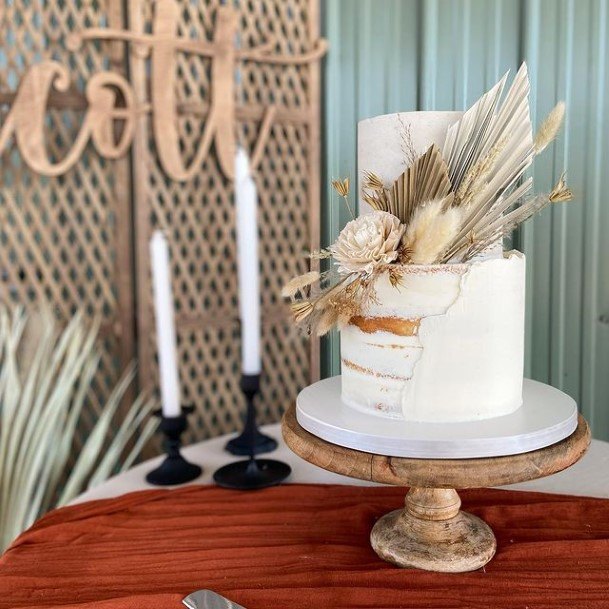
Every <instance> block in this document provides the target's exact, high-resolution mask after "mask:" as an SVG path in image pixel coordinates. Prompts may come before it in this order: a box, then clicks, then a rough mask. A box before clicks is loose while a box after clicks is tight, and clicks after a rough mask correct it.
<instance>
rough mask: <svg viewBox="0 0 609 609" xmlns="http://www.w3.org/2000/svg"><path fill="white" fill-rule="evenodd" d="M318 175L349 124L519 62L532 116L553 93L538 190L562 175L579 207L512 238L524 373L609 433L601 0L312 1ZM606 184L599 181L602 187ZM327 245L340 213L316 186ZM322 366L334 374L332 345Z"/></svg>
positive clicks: (470, 87) (447, 103) (608, 145)
mask: <svg viewBox="0 0 609 609" xmlns="http://www.w3.org/2000/svg"><path fill="white" fill-rule="evenodd" d="M322 5H323V9H324V11H323V15H324V28H325V36H326V37H327V38H328V40H329V42H330V52H329V54H328V58H327V62H326V71H325V95H324V100H325V113H324V123H325V124H324V146H325V177H326V178H327V179H326V183H328V182H329V178H331V177H338V176H345V175H350V176H351V177H352V178H355V175H356V174H355V171H356V142H355V133H356V123H357V121H358V120H360V119H362V118H365V117H369V116H374V115H377V114H384V113H387V112H397V111H406V110H432V109H436V110H450V109H463V108H465V107H467V106H468V105H470V104H471V103H473V102H474V101H475V100H476V99H477V98H478V97H479V96H480V95H481V94H482V93H483V92H484V91H485V90H487V89H488V88H489V87H490V86H491V85H492V84H494V83H495V82H496V81H497V80H498V78H499V77H500V75H501V74H503V73H504V72H505V71H506V70H508V69H510V70H512V73H514V71H515V70H516V69H517V67H518V65H519V64H520V62H521V61H522V60H526V61H527V63H528V65H529V69H530V73H531V79H532V84H533V91H532V104H533V116H534V119H535V120H536V121H539V120H540V119H541V118H542V117H543V116H545V114H546V113H547V112H548V110H549V109H550V108H551V107H552V106H553V105H554V104H555V103H556V101H558V100H560V99H564V100H565V101H566V103H567V120H566V125H565V129H564V130H563V132H562V134H561V136H560V137H559V139H558V141H557V143H556V145H555V146H554V148H553V149H552V151H550V152H547V153H545V154H544V155H543V156H541V157H539V158H538V159H537V162H536V165H535V170H534V178H535V186H536V189H537V190H540V191H541V190H547V189H548V188H549V187H550V186H551V185H552V184H553V183H554V182H555V181H556V179H557V178H558V176H559V173H560V171H561V169H562V168H563V167H567V168H568V178H569V183H570V185H571V187H572V188H573V190H574V192H575V194H576V200H575V201H574V202H572V203H569V204H566V205H555V206H552V207H551V208H550V209H547V210H546V211H544V212H543V213H542V214H541V215H540V216H539V217H538V218H536V219H535V220H534V221H532V222H530V223H529V224H527V226H526V227H525V228H524V229H523V230H522V231H521V232H520V233H519V234H518V235H516V236H515V244H516V246H517V247H519V249H522V250H523V251H524V252H525V253H526V254H527V257H528V277H527V357H526V374H527V376H531V377H532V378H535V379H538V380H541V381H544V382H548V383H551V384H552V385H554V386H555V387H558V388H560V389H562V390H564V391H566V392H567V393H569V394H570V395H572V396H573V397H574V398H575V399H576V400H577V401H578V403H579V404H580V405H581V409H582V412H583V413H584V415H585V416H586V417H587V418H588V420H589V421H590V422H591V424H592V427H593V432H594V435H595V436H596V437H599V438H603V439H609V238H607V237H606V235H609V197H608V196H605V195H604V192H603V186H604V183H605V181H604V180H603V178H604V177H605V178H607V177H609V72H608V70H609V66H608V63H609V57H608V55H609V48H608V42H607V35H608V33H609V32H608V29H609V0H522V1H517V0H322ZM607 183H608V186H606V187H605V189H606V190H609V181H608V182H607ZM323 218H324V227H323V229H324V232H323V236H324V240H325V242H326V243H329V242H331V241H332V240H333V239H334V238H335V237H336V235H337V234H338V231H339V230H340V228H341V227H342V226H343V224H344V223H345V222H346V221H347V212H346V210H345V209H342V208H341V207H340V204H339V203H338V202H337V201H336V200H335V199H334V198H333V197H332V196H331V192H330V189H329V188H327V189H326V191H325V200H324V216H323ZM323 352H324V358H323V364H324V372H325V374H327V375H330V374H337V373H338V372H339V359H338V337H337V336H331V337H330V338H329V339H328V340H326V341H325V345H324V350H323Z"/></svg>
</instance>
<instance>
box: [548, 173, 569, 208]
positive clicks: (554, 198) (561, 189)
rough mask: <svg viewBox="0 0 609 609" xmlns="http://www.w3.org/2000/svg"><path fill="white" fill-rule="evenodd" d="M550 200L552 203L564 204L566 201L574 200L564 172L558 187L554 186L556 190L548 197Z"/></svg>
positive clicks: (559, 179)
mask: <svg viewBox="0 0 609 609" xmlns="http://www.w3.org/2000/svg"><path fill="white" fill-rule="evenodd" d="M548 200H549V201H550V203H562V202H564V201H572V200H573V192H572V191H571V189H570V188H569V187H568V186H567V182H566V179H565V173H564V172H563V173H562V175H561V176H560V178H558V182H556V186H554V188H553V189H552V191H551V192H550V194H549V195H548Z"/></svg>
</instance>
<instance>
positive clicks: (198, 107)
mask: <svg viewBox="0 0 609 609" xmlns="http://www.w3.org/2000/svg"><path fill="white" fill-rule="evenodd" d="M228 4H230V5H231V6H234V7H235V9H236V10H237V11H238V13H239V28H238V29H239V31H238V36H237V38H238V40H237V45H238V47H239V48H241V49H247V48H251V47H254V46H257V45H263V44H265V43H268V42H269V41H273V43H274V44H273V47H274V48H273V50H272V52H271V54H270V55H271V56H272V55H273V54H282V55H288V56H292V55H298V54H300V53H306V52H307V51H310V50H311V48H312V47H313V46H314V44H315V43H316V41H317V38H318V26H319V24H318V16H317V12H316V11H317V7H316V4H317V3H316V2H312V1H311V0H297V1H287V2H286V1H285V0H264V1H250V2H244V1H241V2H235V3H234V4H232V3H231V2H228ZM222 5H223V3H222V2H220V1H217V0H215V1H214V0H209V1H200V2H196V3H193V2H189V1H187V0H181V1H180V2H179V7H180V10H179V15H180V18H179V19H180V22H179V26H178V29H179V32H180V34H181V35H182V36H188V37H190V38H199V39H204V40H209V41H211V40H212V38H213V36H214V30H215V25H216V17H217V12H218V7H220V6H222ZM138 7H139V9H140V12H139V15H138V16H136V15H135V10H136V9H137V8H138ZM154 11H155V5H154V3H152V2H147V3H144V4H142V3H141V2H139V1H137V0H132V2H131V4H130V14H131V25H132V28H134V29H136V31H140V32H146V31H150V29H151V27H152V26H151V24H152V22H153V20H154V14H155V13H154ZM176 63H177V72H176V73H177V80H176V86H175V89H176V90H175V94H176V97H177V105H178V109H179V118H178V125H179V136H180V145H181V154H182V160H183V162H184V163H188V162H189V161H190V159H192V158H193V157H194V155H195V154H196V151H197V147H198V145H199V144H200V141H201V137H202V133H203V132H204V129H205V124H206V119H207V117H208V113H209V107H210V96H212V95H213V92H212V91H210V86H211V85H210V82H211V71H212V62H211V60H210V59H209V58H208V57H202V56H197V55H194V54H186V53H178V54H177V57H176ZM131 66H132V72H131V73H132V80H133V81H134V83H135V86H136V88H139V94H140V95H143V94H144V93H145V92H146V88H147V80H146V73H147V67H146V61H145V60H138V59H137V58H135V57H133V56H132V62H131ZM235 78H236V82H237V86H236V88H235V98H236V100H235V101H236V109H235V121H236V124H235V128H236V133H237V136H238V140H239V142H240V143H241V144H242V145H244V146H245V147H246V149H247V150H248V152H250V154H252V153H253V151H254V149H255V147H256V144H257V142H258V140H259V138H260V134H261V129H262V122H263V118H264V116H265V112H267V108H268V106H269V105H274V106H275V114H274V117H273V120H272V122H271V124H270V125H269V128H268V133H267V135H268V137H266V139H265V145H264V149H263V150H262V152H261V154H260V159H261V160H260V163H259V166H258V167H257V170H256V173H255V180H256V184H257V187H258V193H259V232H260V253H261V281H262V315H263V321H262V327H263V349H262V352H263V369H264V372H263V379H262V395H261V398H260V403H259V409H260V418H261V420H262V421H272V420H277V419H278V418H279V416H280V415H281V413H282V411H283V408H284V407H285V406H286V405H287V404H288V403H289V402H290V401H291V400H293V399H294V397H295V395H296V394H297V392H298V390H299V389H300V388H301V387H303V386H304V385H306V384H307V383H308V382H309V381H310V379H311V378H312V377H314V376H315V375H316V374H317V366H318V362H317V353H316V350H315V349H313V350H312V349H311V346H310V341H309V340H308V339H307V337H304V336H302V335H301V334H299V333H298V331H297V330H295V329H294V327H293V325H292V323H291V320H290V319H289V315H288V312H287V310H286V308H285V305H284V304H283V302H282V299H281V297H280V290H281V286H282V285H283V284H284V283H285V282H286V281H287V280H288V279H289V278H291V277H292V276H293V275H295V274H297V273H301V272H305V271H306V270H307V269H308V265H309V263H308V260H307V258H306V256H305V255H304V254H305V252H306V251H308V250H310V249H311V248H317V247H318V246H319V234H318V226H317V224H318V218H319V203H318V196H317V195H318V190H319V184H318V179H319V178H318V165H319V133H318V129H319V99H318V97H319V82H318V81H319V66H318V61H313V62H306V63H302V64H297V65H289V62H288V64H286V63H281V62H277V63H273V62H269V63H266V62H264V61H254V60H244V61H241V62H238V63H237V69H236V74H235ZM139 127H140V129H139V131H140V133H141V135H140V137H139V139H138V141H137V142H136V149H135V151H134V152H135V156H134V158H135V163H136V174H135V175H136V179H135V192H136V210H137V211H136V217H137V233H138V251H137V268H138V277H139V278H140V284H139V289H138V303H139V304H138V320H139V321H138V329H139V335H140V337H142V339H141V340H140V342H139V355H140V362H141V367H140V370H141V380H142V384H143V385H144V386H146V387H154V386H155V384H156V378H157V371H156V349H155V339H154V317H153V311H152V305H151V286H150V269H149V268H148V264H149V257H148V251H147V243H146V242H147V239H148V237H149V236H150V234H151V232H152V230H153V229H154V228H156V227H161V228H163V229H164V230H165V231H166V234H167V235H168V237H169V240H170V247H171V254H172V266H173V269H172V270H173V288H174V296H175V306H176V318H177V332H178V342H179V356H180V378H181V383H182V397H183V401H184V402H185V403H192V404H194V405H195V407H196V414H195V415H194V416H193V417H192V419H191V422H192V423H193V425H191V437H190V439H191V440H192V439H195V438H198V439H200V438H203V437H207V436H211V435H216V434H218V433H223V432H229V431H233V430H235V429H237V428H238V427H239V426H240V425H241V422H240V416H241V413H242V412H243V410H244V402H243V398H242V395H241V392H240V390H239V374H240V332H239V320H238V293H237V275H236V251H235V214H234V192H233V185H232V182H231V181H230V180H229V179H227V178H226V177H225V175H224V173H223V171H222V167H221V166H220V163H219V161H218V157H217V150H216V146H212V148H211V151H210V153H209V154H208V155H207V156H206V158H205V160H204V163H203V165H202V167H201V170H200V171H199V172H197V173H196V175H195V176H194V177H193V178H192V179H191V180H188V181H186V182H175V181H171V180H170V179H169V178H167V176H166V175H165V173H164V172H163V168H162V166H161V163H160V160H159V158H158V156H157V152H156V151H155V148H154V146H152V144H151V140H152V135H151V133H152V124H151V120H150V119H149V118H146V117H143V118H142V119H141V120H140V125H139Z"/></svg>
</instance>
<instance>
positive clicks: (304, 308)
mask: <svg viewBox="0 0 609 609" xmlns="http://www.w3.org/2000/svg"><path fill="white" fill-rule="evenodd" d="M313 309H314V306H313V303H312V302H311V301H309V300H299V301H297V302H293V303H291V304H290V310H291V311H292V315H293V316H294V321H295V322H296V323H297V324H300V323H302V322H303V321H305V320H306V319H307V318H308V317H309V316H310V315H311V313H313Z"/></svg>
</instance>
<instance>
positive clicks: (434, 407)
mask: <svg viewBox="0 0 609 609" xmlns="http://www.w3.org/2000/svg"><path fill="white" fill-rule="evenodd" d="M401 271H402V280H401V284H400V285H399V286H398V287H393V286H392V285H391V283H390V281H389V277H388V275H387V274H384V275H381V276H380V277H379V279H378V280H377V282H376V284H375V288H376V299H375V300H376V302H371V303H370V305H369V306H368V307H367V309H366V311H365V313H364V315H362V316H360V317H354V318H353V319H352V320H351V322H350V323H349V325H348V326H347V327H346V328H344V329H343V330H342V331H341V361H342V398H343V401H344V402H345V403H346V404H348V405H350V406H352V407H354V408H357V409H360V410H364V411H366V412H374V413H377V414H379V415H381V416H388V417H393V418H396V419H402V420H410V421H437V422H447V421H468V420H478V419H485V418H490V417H497V416H502V415H505V414H509V413H511V412H513V411H515V410H516V409H517V408H518V407H519V406H520V405H521V403H522V375H523V359H524V280H525V259H524V256H523V255H522V254H520V253H519V252H510V253H508V254H506V255H505V257H503V258H491V259H487V260H481V261H476V262H473V263H471V264H455V265H434V266H427V267H425V266H414V265H405V266H403V267H401Z"/></svg>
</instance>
